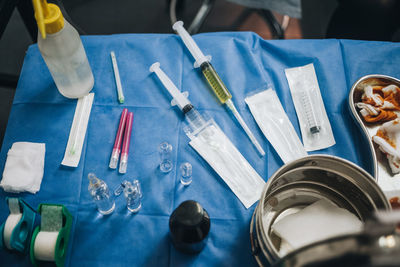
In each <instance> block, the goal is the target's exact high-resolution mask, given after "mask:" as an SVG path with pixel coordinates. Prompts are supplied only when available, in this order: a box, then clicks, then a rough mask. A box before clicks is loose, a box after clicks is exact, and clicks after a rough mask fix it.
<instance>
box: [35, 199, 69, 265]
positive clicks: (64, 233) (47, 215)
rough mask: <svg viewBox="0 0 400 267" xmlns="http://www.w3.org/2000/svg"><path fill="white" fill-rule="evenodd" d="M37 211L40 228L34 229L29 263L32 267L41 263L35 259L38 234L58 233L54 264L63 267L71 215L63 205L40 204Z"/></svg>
mask: <svg viewBox="0 0 400 267" xmlns="http://www.w3.org/2000/svg"><path fill="white" fill-rule="evenodd" d="M38 210H39V213H40V214H41V218H42V221H41V224H40V228H39V227H36V229H35V231H34V233H33V237H32V241H31V251H30V257H31V262H32V264H33V265H34V266H40V263H41V261H40V260H38V259H37V258H36V257H35V240H36V238H38V235H39V233H40V232H55V233H58V236H57V241H56V244H55V250H54V262H55V263H56V266H57V267H63V266H64V261H65V258H66V254H67V248H68V241H69V236H70V231H71V227H72V215H71V214H70V213H69V212H68V210H67V209H66V208H65V207H64V206H63V205H50V204H40V205H39V209H38ZM46 234H47V233H46ZM42 248H43V247H42ZM48 251H51V250H48ZM41 256H43V255H41ZM47 260H48V259H47Z"/></svg>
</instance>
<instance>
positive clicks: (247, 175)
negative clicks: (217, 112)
mask: <svg viewBox="0 0 400 267" xmlns="http://www.w3.org/2000/svg"><path fill="white" fill-rule="evenodd" d="M189 137H190V138H191V139H192V140H191V141H190V143H189V144H190V145H191V146H192V147H193V148H194V149H195V150H196V151H197V153H199V154H200V156H201V157H202V158H203V159H204V160H205V161H207V163H208V164H210V166H211V167H212V168H213V169H214V171H215V172H216V173H218V175H219V176H220V177H221V178H222V180H224V182H225V183H226V184H227V185H228V186H229V188H230V189H231V190H232V191H233V193H235V195H236V196H237V197H238V198H239V199H240V201H241V202H242V203H243V205H244V206H245V207H246V209H248V208H249V207H250V206H251V205H253V204H254V203H255V202H256V201H257V200H259V199H260V196H261V192H262V190H263V188H264V185H265V182H264V180H263V179H262V178H261V177H260V175H258V173H257V172H256V171H255V170H254V169H253V167H251V165H250V164H249V162H248V161H247V160H246V159H245V158H244V157H243V155H242V154H241V153H240V152H239V150H237V148H236V147H235V146H234V145H233V144H232V142H231V141H230V140H229V138H228V137H227V136H226V135H225V134H224V133H223V132H222V130H221V129H220V128H219V127H218V126H217V125H216V124H211V125H209V126H207V127H206V128H205V129H203V130H202V131H201V132H200V133H198V135H197V136H189Z"/></svg>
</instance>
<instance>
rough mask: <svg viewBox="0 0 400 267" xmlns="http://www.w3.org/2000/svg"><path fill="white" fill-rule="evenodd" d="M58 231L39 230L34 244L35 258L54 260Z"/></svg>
mask: <svg viewBox="0 0 400 267" xmlns="http://www.w3.org/2000/svg"><path fill="white" fill-rule="evenodd" d="M57 237H58V232H39V233H38V235H37V236H36V240H35V245H34V248H33V249H34V254H35V258H36V259H38V260H41V261H54V253H55V250H56V242H57Z"/></svg>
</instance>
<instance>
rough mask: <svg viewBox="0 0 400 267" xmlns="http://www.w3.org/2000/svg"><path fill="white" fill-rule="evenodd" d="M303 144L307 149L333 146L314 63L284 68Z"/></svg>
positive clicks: (331, 133) (312, 149)
mask: <svg viewBox="0 0 400 267" xmlns="http://www.w3.org/2000/svg"><path fill="white" fill-rule="evenodd" d="M285 73H286V78H287V80H288V83H289V88H290V92H291V94H292V98H293V102H294V107H295V109H296V113H297V118H298V119H299V124H300V130H301V135H302V137H303V144H304V147H305V149H306V150H307V151H314V150H319V149H323V148H327V147H330V146H333V145H334V144H335V138H334V137H333V132H332V128H331V124H330V123H329V119H328V116H327V114H326V110H325V106H324V102H323V100H322V97H321V92H320V89H319V85H318V80H317V75H316V73H315V69H314V64H308V65H305V66H302V67H297V68H291V69H285Z"/></svg>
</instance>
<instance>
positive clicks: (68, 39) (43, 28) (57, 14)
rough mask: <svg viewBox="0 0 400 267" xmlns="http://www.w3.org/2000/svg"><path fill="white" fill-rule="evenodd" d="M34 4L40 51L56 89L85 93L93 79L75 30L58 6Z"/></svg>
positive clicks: (74, 94)
mask: <svg viewBox="0 0 400 267" xmlns="http://www.w3.org/2000/svg"><path fill="white" fill-rule="evenodd" d="M33 6H34V9H35V18H36V21H37V25H38V28H39V32H38V41H37V42H38V46H39V50H40V53H41V54H42V57H43V59H44V61H45V62H46V65H47V67H48V68H49V71H50V73H51V76H52V77H53V80H54V82H55V84H56V86H57V88H58V91H59V92H60V93H61V94H62V95H63V96H65V97H68V98H79V97H82V96H85V95H87V94H88V93H89V92H90V90H92V88H93V85H94V78H93V73H92V70H91V68H90V65H89V62H88V59H87V57H86V53H85V49H84V48H83V45H82V41H81V38H80V37H79V34H78V32H77V31H76V30H75V28H74V27H72V26H71V24H69V23H68V21H66V20H65V19H64V17H63V15H62V13H61V10H60V8H59V7H58V6H57V5H55V4H51V3H49V4H48V3H47V1H46V0H33Z"/></svg>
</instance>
